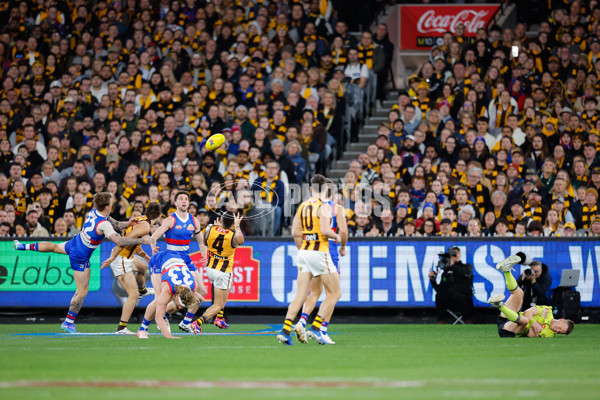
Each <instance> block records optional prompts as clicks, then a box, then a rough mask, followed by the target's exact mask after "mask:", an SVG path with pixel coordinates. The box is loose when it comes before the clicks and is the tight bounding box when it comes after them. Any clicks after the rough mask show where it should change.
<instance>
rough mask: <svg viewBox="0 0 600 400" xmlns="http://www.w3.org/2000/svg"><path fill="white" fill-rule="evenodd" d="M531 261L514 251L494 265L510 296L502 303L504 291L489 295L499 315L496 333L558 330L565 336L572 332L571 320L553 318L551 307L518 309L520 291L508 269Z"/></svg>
mask: <svg viewBox="0 0 600 400" xmlns="http://www.w3.org/2000/svg"><path fill="white" fill-rule="evenodd" d="M532 262H533V260H532V259H531V258H530V257H528V256H526V255H525V254H524V253H517V254H516V255H513V256H510V257H508V258H507V259H505V260H503V261H500V262H499V263H498V264H497V265H496V269H499V270H500V271H502V272H503V273H504V279H505V280H506V287H507V288H508V290H509V291H510V297H509V298H508V300H506V303H503V302H502V300H504V294H502V293H501V294H497V295H495V296H492V297H490V299H489V300H488V303H490V304H491V305H493V306H494V307H496V308H498V309H499V310H500V315H499V316H498V334H499V335H500V337H543V338H548V337H554V335H555V334H557V333H562V334H565V335H568V334H570V333H571V332H572V331H573V328H574V324H573V321H571V320H569V319H562V318H561V319H554V316H553V315H552V307H549V306H535V307H531V308H528V309H527V310H525V311H523V312H519V310H520V309H521V307H522V305H523V290H521V288H520V287H519V286H518V285H517V281H516V280H515V277H514V276H513V275H512V273H511V270H512V268H513V266H515V265H516V264H523V265H530V264H531V263H532Z"/></svg>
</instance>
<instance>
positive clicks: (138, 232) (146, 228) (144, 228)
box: [100, 221, 150, 269]
mask: <svg viewBox="0 0 600 400" xmlns="http://www.w3.org/2000/svg"><path fill="white" fill-rule="evenodd" d="M148 233H150V224H149V223H148V222H146V221H143V222H142V223H139V224H137V225H136V226H135V227H134V228H133V229H132V230H131V231H130V232H129V233H128V234H127V235H126V236H125V237H126V238H141V237H143V236H145V235H147V234H148ZM109 239H110V238H109ZM111 240H112V239H111ZM146 244H147V243H146ZM125 247H127V246H121V245H117V246H115V247H114V248H113V249H112V252H111V253H110V257H109V258H107V259H106V260H104V262H103V263H102V266H101V267H100V269H104V268H106V267H108V266H109V265H110V264H111V263H112V262H113V261H114V260H115V258H117V256H118V255H119V253H120V252H121V250H123V249H124V248H125ZM142 251H143V250H142ZM144 254H146V252H144Z"/></svg>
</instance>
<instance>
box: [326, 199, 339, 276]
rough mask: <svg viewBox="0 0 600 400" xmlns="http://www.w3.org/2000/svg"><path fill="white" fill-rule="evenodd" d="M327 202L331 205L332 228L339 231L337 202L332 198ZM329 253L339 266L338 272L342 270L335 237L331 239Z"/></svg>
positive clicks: (336, 231)
mask: <svg viewBox="0 0 600 400" xmlns="http://www.w3.org/2000/svg"><path fill="white" fill-rule="evenodd" d="M327 204H329V205H330V206H331V229H332V230H333V231H334V232H335V233H338V225H337V218H336V215H335V203H334V202H333V201H331V200H328V201H327ZM329 254H330V255H331V259H332V260H333V264H334V265H335V267H336V268H337V270H338V273H339V272H340V257H339V254H338V244H337V243H336V242H334V241H333V239H329Z"/></svg>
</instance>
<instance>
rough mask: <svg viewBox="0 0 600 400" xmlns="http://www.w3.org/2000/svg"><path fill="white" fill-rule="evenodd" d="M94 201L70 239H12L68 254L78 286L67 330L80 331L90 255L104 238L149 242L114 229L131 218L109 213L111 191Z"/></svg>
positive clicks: (19, 247)
mask: <svg viewBox="0 0 600 400" xmlns="http://www.w3.org/2000/svg"><path fill="white" fill-rule="evenodd" d="M92 201H93V205H94V208H93V209H92V210H91V211H90V212H89V213H88V214H87V217H86V219H85V223H84V224H83V228H82V229H81V232H80V233H78V234H77V235H76V236H75V237H73V238H72V239H71V240H69V241H68V242H62V243H58V244H57V243H52V242H39V243H32V244H23V243H21V242H19V241H18V240H15V241H14V243H13V247H14V249H15V250H32V251H39V252H44V253H57V254H66V255H68V256H69V260H70V261H71V268H72V269H73V279H74V280H75V286H76V287H77V290H76V291H75V294H74V295H73V298H72V299H71V305H70V306H69V312H68V313H67V318H66V319H65V322H63V323H62V325H61V329H62V330H63V331H65V332H68V333H77V330H76V329H75V318H77V314H78V313H79V310H81V306H82V305H83V301H84V300H85V297H86V296H87V293H88V288H89V283H90V257H91V256H92V253H93V252H94V250H96V248H97V247H98V246H100V243H102V240H103V239H104V238H105V237H107V238H108V239H110V240H112V241H113V242H115V244H116V245H117V246H121V247H127V246H135V245H138V244H149V243H150V237H149V236H144V237H143V238H136V239H132V238H124V237H121V235H119V234H118V233H117V232H115V229H117V230H123V229H125V228H127V226H129V225H130V224H131V222H130V221H127V222H118V221H115V220H114V219H112V218H110V217H109V216H108V215H109V214H110V210H111V209H112V205H113V202H114V198H113V195H112V193H108V192H102V193H96V194H95V195H94V198H93V200H92Z"/></svg>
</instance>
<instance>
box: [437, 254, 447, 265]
mask: <svg viewBox="0 0 600 400" xmlns="http://www.w3.org/2000/svg"><path fill="white" fill-rule="evenodd" d="M438 257H439V260H438V265H437V266H438V268H441V269H444V268H448V267H449V266H450V254H448V253H439V254H438Z"/></svg>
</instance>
